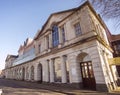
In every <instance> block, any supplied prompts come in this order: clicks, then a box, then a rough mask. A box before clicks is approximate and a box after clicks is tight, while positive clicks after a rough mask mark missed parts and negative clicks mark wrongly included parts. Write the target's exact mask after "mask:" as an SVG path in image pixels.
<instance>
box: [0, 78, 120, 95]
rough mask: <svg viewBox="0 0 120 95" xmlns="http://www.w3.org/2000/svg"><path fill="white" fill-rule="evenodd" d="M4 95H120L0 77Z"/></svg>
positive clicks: (0, 85) (0, 87) (0, 86)
mask: <svg viewBox="0 0 120 95" xmlns="http://www.w3.org/2000/svg"><path fill="white" fill-rule="evenodd" d="M0 89H2V92H3V93H2V95H120V94H118V93H107V92H97V91H90V90H73V89H67V88H60V87H55V86H52V85H47V84H40V83H31V82H25V81H17V80H8V79H0Z"/></svg>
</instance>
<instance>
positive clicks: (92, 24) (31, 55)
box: [4, 2, 116, 91]
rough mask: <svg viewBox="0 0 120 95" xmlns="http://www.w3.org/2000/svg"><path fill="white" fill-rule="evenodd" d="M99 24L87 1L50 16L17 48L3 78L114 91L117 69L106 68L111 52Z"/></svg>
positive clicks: (103, 26) (102, 28)
mask: <svg viewBox="0 0 120 95" xmlns="http://www.w3.org/2000/svg"><path fill="white" fill-rule="evenodd" d="M102 22H103V21H102V20H101V18H100V17H99V16H98V14H97V13H96V12H95V10H94V9H93V8H92V6H91V5H90V3H89V2H85V3H84V4H83V5H81V6H80V7H77V8H74V9H70V10H65V11H62V12H58V13H53V14H51V15H50V17H49V18H48V20H47V22H46V23H45V24H44V26H43V27H42V29H41V30H40V31H38V32H37V34H36V35H35V37H34V39H33V40H31V41H30V40H29V39H27V40H26V42H25V43H24V45H22V46H21V47H20V49H19V52H18V53H19V54H18V55H19V56H18V58H16V59H15V60H14V62H13V65H12V66H11V67H9V68H6V69H5V70H4V72H5V76H6V78H10V79H17V80H25V81H40V82H49V83H54V84H57V83H59V85H61V84H64V86H65V85H71V86H72V87H74V88H80V89H86V88H87V89H94V90H98V91H110V90H113V89H115V88H116V83H115V81H116V74H115V72H116V69H115V68H114V66H112V68H110V67H109V63H108V60H107V59H108V58H112V57H113V56H112V49H111V47H110V45H109V42H108V39H107V36H106V28H105V25H104V24H103V23H102ZM111 69H113V72H111ZM7 72H9V73H7Z"/></svg>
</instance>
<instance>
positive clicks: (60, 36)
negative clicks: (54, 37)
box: [58, 28, 63, 44]
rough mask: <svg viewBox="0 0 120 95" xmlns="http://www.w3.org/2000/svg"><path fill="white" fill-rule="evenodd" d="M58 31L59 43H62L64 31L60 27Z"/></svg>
mask: <svg viewBox="0 0 120 95" xmlns="http://www.w3.org/2000/svg"><path fill="white" fill-rule="evenodd" d="M58 32H59V44H61V43H62V42H63V41H62V32H61V30H60V28H58Z"/></svg>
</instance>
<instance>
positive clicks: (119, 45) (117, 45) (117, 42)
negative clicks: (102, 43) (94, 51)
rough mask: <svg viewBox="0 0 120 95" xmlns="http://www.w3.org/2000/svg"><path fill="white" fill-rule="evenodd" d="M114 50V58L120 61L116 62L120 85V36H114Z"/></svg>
mask: <svg viewBox="0 0 120 95" xmlns="http://www.w3.org/2000/svg"><path fill="white" fill-rule="evenodd" d="M111 44H112V48H113V50H114V53H113V56H114V58H117V59H119V60H118V62H116V64H115V65H116V68H117V74H118V76H117V77H118V84H119V85H120V34H118V35H112V40H111Z"/></svg>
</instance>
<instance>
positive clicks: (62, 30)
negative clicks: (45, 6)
mask: <svg viewBox="0 0 120 95" xmlns="http://www.w3.org/2000/svg"><path fill="white" fill-rule="evenodd" d="M61 32H62V41H63V43H64V42H65V40H66V39H65V29H64V27H62V28H61Z"/></svg>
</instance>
